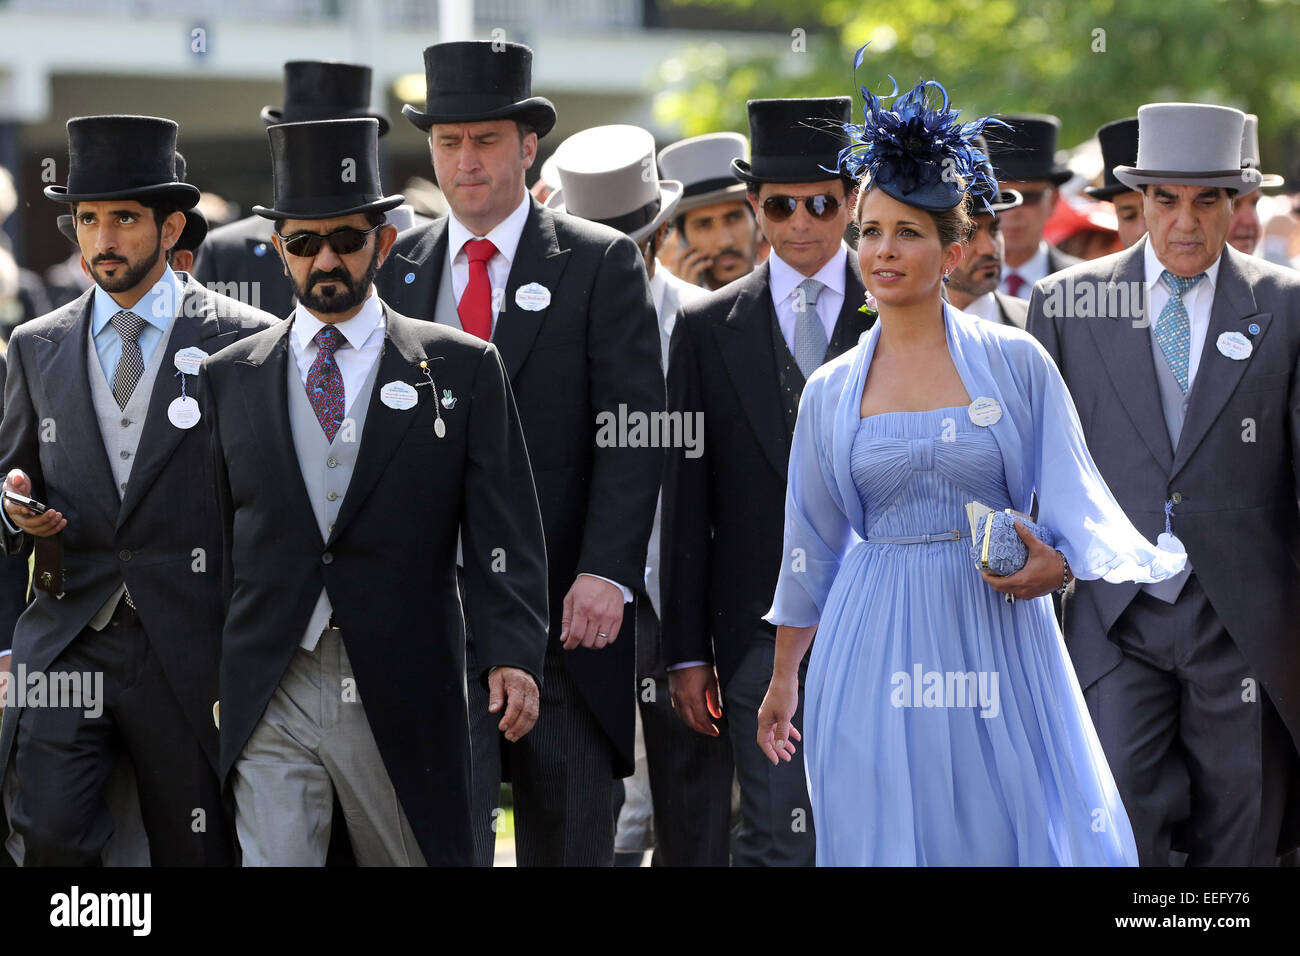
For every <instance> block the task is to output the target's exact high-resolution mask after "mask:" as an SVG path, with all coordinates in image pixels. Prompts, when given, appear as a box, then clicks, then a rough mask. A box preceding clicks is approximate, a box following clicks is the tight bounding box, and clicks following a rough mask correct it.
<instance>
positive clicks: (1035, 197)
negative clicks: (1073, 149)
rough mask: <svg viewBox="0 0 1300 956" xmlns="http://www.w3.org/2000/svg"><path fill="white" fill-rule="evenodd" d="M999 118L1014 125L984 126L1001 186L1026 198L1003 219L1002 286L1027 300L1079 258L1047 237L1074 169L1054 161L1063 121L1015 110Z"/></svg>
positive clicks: (999, 187) (1006, 290) (1004, 289)
mask: <svg viewBox="0 0 1300 956" xmlns="http://www.w3.org/2000/svg"><path fill="white" fill-rule="evenodd" d="M997 118H998V119H1000V120H1002V121H1003V122H1005V123H1006V124H1007V125H1008V126H1009V127H1010V129H999V130H998V131H997V132H993V131H986V134H987V136H988V142H989V159H991V160H992V162H993V169H994V171H995V172H996V173H997V176H998V189H1014V190H1015V191H1016V192H1018V193H1020V196H1021V199H1022V200H1023V201H1022V202H1021V204H1020V205H1019V206H1017V207H1016V208H1015V209H1012V210H1009V211H1008V212H1007V213H1006V214H1005V215H1004V216H1003V218H1002V235H1003V238H1004V241H1005V244H1006V265H1007V268H1006V269H1004V270H1003V272H1002V282H1001V284H1000V285H999V286H998V288H999V290H1001V291H1002V292H1005V293H1006V294H1007V295H1013V296H1016V297H1017V298H1020V299H1027V298H1029V290H1030V289H1032V288H1033V287H1034V283H1035V282H1037V281H1038V280H1039V279H1041V278H1043V277H1044V276H1049V275H1051V274H1052V273H1054V272H1060V271H1061V270H1062V269H1064V268H1065V267H1066V266H1072V265H1074V264H1075V263H1077V262H1078V261H1079V260H1078V259H1076V258H1075V257H1074V256H1068V255H1066V254H1065V253H1064V252H1062V251H1061V250H1060V249H1057V248H1056V247H1055V246H1053V245H1051V244H1050V243H1049V242H1047V241H1046V240H1045V239H1044V238H1043V229H1044V227H1046V225H1047V220H1048V219H1049V218H1051V215H1052V210H1053V209H1054V208H1056V196H1057V190H1058V189H1059V188H1060V187H1061V186H1062V185H1064V184H1065V183H1066V182H1067V181H1068V180H1069V178H1070V176H1071V173H1070V170H1069V169H1068V168H1067V167H1065V166H1062V165H1060V164H1059V163H1057V161H1056V137H1057V134H1058V133H1059V132H1060V130H1061V121H1060V120H1059V119H1057V118H1056V117H1055V116H1047V115H1039V114H1032V113H1017V114H1012V115H1009V116H999V117H997Z"/></svg>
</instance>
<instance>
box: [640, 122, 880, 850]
mask: <svg viewBox="0 0 1300 956" xmlns="http://www.w3.org/2000/svg"><path fill="white" fill-rule="evenodd" d="M849 109H850V100H849V98H848V97H846V96H839V97H830V98H811V99H778V100H751V101H750V102H749V129H750V140H751V142H752V143H753V156H752V159H750V160H741V159H736V160H733V161H732V170H733V171H734V172H735V174H736V175H737V176H738V177H739V178H740V179H742V180H743V181H744V182H745V183H746V187H747V194H748V199H749V203H750V205H751V207H752V208H753V210H754V213H755V217H756V219H757V221H758V225H759V227H760V228H761V229H762V231H763V234H764V235H766V236H767V237H768V239H770V240H771V242H772V254H771V256H770V257H769V258H768V260H767V261H766V262H765V263H763V264H762V265H761V266H759V267H758V268H757V269H755V270H754V271H753V272H752V273H751V274H749V275H747V276H745V277H744V278H742V279H738V280H736V281H735V282H732V283H730V284H729V285H726V286H724V287H723V288H721V289H719V290H718V291H716V292H713V293H711V294H710V295H708V296H706V297H704V298H703V299H699V300H697V301H695V302H693V303H691V304H689V305H687V306H685V307H684V308H683V309H682V310H681V312H679V313H678V316H677V324H676V327H675V328H674V329H673V336H672V344H671V346H670V348H669V360H668V404H669V410H670V413H680V414H681V415H686V416H696V415H702V416H703V421H704V431H705V434H706V435H707V436H708V438H707V440H706V441H705V442H704V445H703V447H702V449H701V450H700V451H699V452H692V453H691V454H689V455H688V454H687V453H686V451H685V450H684V449H677V448H674V449H670V450H669V455H668V466H667V469H666V471H665V473H664V498H663V500H664V509H663V515H664V517H663V582H664V585H663V588H664V593H663V609H664V622H663V647H664V651H663V653H664V661H665V662H666V664H667V666H668V672H669V683H670V689H671V692H672V697H673V706H674V707H675V708H676V709H677V712H678V714H679V715H680V716H681V718H682V720H683V721H685V722H686V723H687V725H688V726H690V727H691V728H692V729H694V730H696V731H698V732H699V733H701V734H706V735H708V736H713V737H717V736H721V735H722V734H726V735H727V736H728V737H729V738H730V741H731V746H732V755H733V758H734V760H735V766H736V773H737V776H738V778H739V781H740V809H741V817H742V823H741V831H740V833H739V835H738V836H737V839H736V840H735V841H734V845H733V847H732V861H733V863H735V864H737V865H745V866H763V865H767V866H772V865H807V866H811V865H812V864H813V858H814V851H815V838H814V834H813V830H812V821H811V820H810V819H809V818H808V796H807V788H806V785H805V782H804V770H803V763H802V760H801V758H800V757H798V756H797V755H796V757H795V758H794V759H793V760H792V761H790V762H789V763H782V764H781V765H780V766H779V767H773V766H772V765H771V764H770V763H769V762H768V760H767V758H766V757H765V756H764V755H763V753H762V751H760V750H759V749H758V748H757V747H755V746H754V740H755V739H756V737H757V732H758V731H757V717H758V708H759V705H760V703H761V702H762V700H763V695H764V693H765V692H766V691H767V685H768V681H769V679H770V678H771V676H772V657H773V653H774V651H775V628H773V627H772V626H771V625H769V624H766V623H764V621H763V619H762V618H763V614H764V613H765V612H766V610H767V608H768V607H769V606H770V605H771V600H772V593H773V591H774V590H775V588H776V578H777V572H778V571H779V570H780V567H781V540H782V530H783V528H784V523H785V492H786V471H787V466H788V464H789V456H790V442H791V440H792V438H793V435H794V423H795V418H796V415H797V413H798V408H799V398H800V395H801V394H802V392H803V386H804V382H805V381H806V380H807V378H808V376H809V375H811V374H812V373H813V371H814V370H815V369H816V368H817V367H818V366H820V365H821V364H822V363H823V362H825V361H827V360H829V359H831V358H834V357H835V356H836V355H839V354H840V353H841V352H843V351H844V350H845V349H848V348H850V347H851V346H852V345H853V344H855V343H856V342H857V341H858V338H859V336H860V335H861V334H862V333H863V332H864V331H865V330H866V329H867V328H868V327H869V325H870V323H871V320H870V319H869V318H868V316H866V315H864V314H863V313H862V312H861V311H860V309H861V307H862V306H863V304H864V302H865V296H866V290H865V287H864V286H863V284H862V277H861V275H860V274H859V272H858V263H857V259H856V258H855V257H854V256H852V255H850V254H849V249H848V246H846V245H845V244H844V242H843V236H844V232H845V229H846V228H847V227H848V224H849V222H850V221H851V217H852V211H851V210H852V206H853V202H854V199H855V196H856V189H855V187H856V184H855V183H853V182H852V181H851V180H849V179H847V178H843V177H841V176H840V175H839V174H835V173H828V172H826V170H827V169H835V168H837V167H838V162H839V161H838V156H839V151H840V149H842V148H843V147H844V146H845V145H847V143H848V138H847V136H846V135H845V134H844V133H843V130H842V125H841V124H844V123H848V122H849ZM805 665H806V661H805ZM799 713H800V714H802V711H800V712H799ZM724 715H725V716H724ZM801 719H802V718H801V717H796V720H795V722H796V723H799V722H800V720H801Z"/></svg>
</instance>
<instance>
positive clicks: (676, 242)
mask: <svg viewBox="0 0 1300 956" xmlns="http://www.w3.org/2000/svg"><path fill="white" fill-rule="evenodd" d="M659 261H660V262H661V263H662V264H663V265H664V266H665V267H666V268H667V269H668V271H669V272H671V273H672V274H673V275H675V276H677V278H679V279H684V280H686V281H687V282H689V283H691V285H698V286H701V287H703V286H704V282H703V276H704V273H705V272H707V271H708V270H709V269H710V268H712V266H713V257H712V256H708V255H705V254H704V252H703V251H701V250H700V249H699V248H698V247H696V246H688V245H686V244H685V243H683V242H682V236H681V233H679V232H677V231H676V230H675V229H674V230H671V231H670V232H669V233H668V236H667V237H666V238H665V240H664V244H663V246H662V248H660V250H659Z"/></svg>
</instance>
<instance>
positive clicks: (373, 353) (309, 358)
mask: <svg viewBox="0 0 1300 956" xmlns="http://www.w3.org/2000/svg"><path fill="white" fill-rule="evenodd" d="M324 327H325V323H324V322H322V321H321V320H320V319H318V318H316V316H314V315H312V314H311V313H310V312H308V311H307V310H306V309H304V308H303V307H302V305H301V304H299V305H298V306H297V307H296V308H295V309H294V312H293V328H292V329H291V330H290V332H289V343H290V347H291V348H292V349H293V360H294V361H295V362H297V363H298V377H299V378H300V379H302V384H303V385H304V387H305V386H306V384H307V373H308V372H310V371H311V366H312V363H313V362H315V361H316V355H317V354H318V353H319V352H320V346H318V345H317V344H316V342H315V338H316V333H317V332H319V331H320V330H321V329H323V328H324ZM334 328H336V329H338V330H339V331H340V332H341V333H343V338H344V339H346V340H347V342H346V344H344V345H340V346H339V347H338V349H337V350H336V351H335V352H334V363H335V364H336V365H338V367H339V374H340V375H341V376H343V414H344V415H347V414H348V413H349V412H350V411H352V403H353V402H354V401H355V400H356V398H357V393H358V392H360V391H361V385H362V383H364V382H365V380H366V376H368V375H369V374H370V369H371V368H373V367H374V364H375V362H377V361H378V360H379V353H380V352H382V351H383V349H384V310H383V309H382V308H381V307H380V305H379V296H378V295H376V294H375V290H374V288H373V287H372V288H371V290H370V296H369V297H368V298H367V299H366V301H365V302H364V303H362V305H361V311H360V312H358V313H357V314H356V315H354V316H352V318H350V319H348V320H347V321H345V322H339V323H336V324H335V326H334Z"/></svg>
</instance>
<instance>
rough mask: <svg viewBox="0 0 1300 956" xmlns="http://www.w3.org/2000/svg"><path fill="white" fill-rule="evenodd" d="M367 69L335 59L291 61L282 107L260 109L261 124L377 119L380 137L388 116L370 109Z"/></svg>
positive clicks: (368, 68)
mask: <svg viewBox="0 0 1300 956" xmlns="http://www.w3.org/2000/svg"><path fill="white" fill-rule="evenodd" d="M372 76H373V73H372V72H371V69H370V67H368V66H362V65H360V64H358V63H340V62H338V61H337V60H290V61H289V62H288V63H286V64H285V65H284V106H283V107H282V108H281V109H276V108H275V107H274V106H263V107H262V122H263V123H266V124H267V125H268V126H274V125H275V124H277V123H306V122H311V121H312V120H327V119H357V118H360V117H365V116H373V117H374V118H375V119H377V120H379V135H380V136H383V135H384V134H385V133H387V132H388V116H387V115H385V114H384V113H382V112H379V111H377V110H372V109H371V108H370V83H371V78H372Z"/></svg>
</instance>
